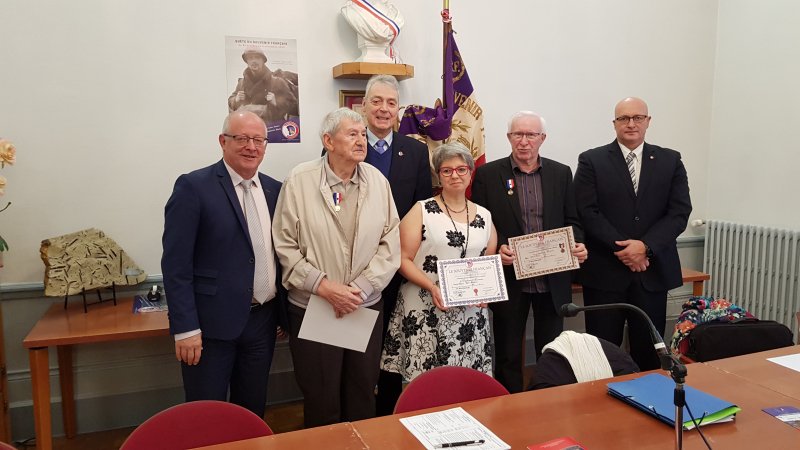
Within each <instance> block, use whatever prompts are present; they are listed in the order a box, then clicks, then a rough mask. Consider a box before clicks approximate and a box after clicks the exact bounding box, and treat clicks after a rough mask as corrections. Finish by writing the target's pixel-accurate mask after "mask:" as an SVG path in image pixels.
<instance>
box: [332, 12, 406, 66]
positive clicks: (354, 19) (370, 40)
mask: <svg viewBox="0 0 800 450" xmlns="http://www.w3.org/2000/svg"><path fill="white" fill-rule="evenodd" d="M341 13H342V16H344V18H345V20H347V23H349V24H350V26H351V27H352V28H353V29H354V30H355V31H356V34H358V48H359V49H360V50H361V56H360V57H359V58H358V59H357V61H359V62H379V63H393V62H396V61H397V55H396V54H395V51H394V48H393V45H392V44H394V41H395V39H397V36H398V35H399V34H400V28H402V27H403V24H404V22H403V16H402V15H401V14H400V11H398V10H397V8H395V7H394V5H392V4H391V3H389V2H388V1H386V0H348V1H347V2H346V3H345V4H344V6H342V9H341Z"/></svg>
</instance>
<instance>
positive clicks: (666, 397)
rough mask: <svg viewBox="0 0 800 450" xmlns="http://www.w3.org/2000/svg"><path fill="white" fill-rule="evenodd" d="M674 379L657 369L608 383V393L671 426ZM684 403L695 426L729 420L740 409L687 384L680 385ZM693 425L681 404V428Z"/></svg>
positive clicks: (673, 408)
mask: <svg viewBox="0 0 800 450" xmlns="http://www.w3.org/2000/svg"><path fill="white" fill-rule="evenodd" d="M674 389H675V383H674V382H673V381H672V380H671V379H669V378H667V377H665V376H664V375H660V374H657V373H653V374H649V375H645V376H643V377H641V378H636V379H635V380H630V381H621V382H618V383H608V393H609V394H611V395H612V396H614V397H616V398H618V399H620V400H622V401H623V402H625V403H627V404H629V405H631V406H634V407H636V408H638V409H640V410H642V411H644V412H645V413H647V414H649V415H651V416H653V417H655V418H657V419H659V420H661V421H662V422H665V423H668V424H670V425H672V426H675V403H674V398H673V397H674V396H673V393H674ZM684 390H685V391H686V404H687V405H688V406H689V408H691V410H692V414H694V418H695V420H696V421H697V424H698V426H702V425H707V424H710V423H718V422H729V421H731V420H733V419H734V417H735V416H736V413H737V412H739V411H741V408H739V407H738V406H736V405H734V404H732V403H729V402H726V401H724V400H721V399H718V398H717V397H714V396H713V395H710V394H706V393H705V392H703V391H699V390H697V389H695V388H693V387H691V386H684ZM694 427H695V424H694V422H692V418H691V416H689V411H688V410H687V409H686V406H684V407H683V428H684V429H685V430H691V429H692V428H694Z"/></svg>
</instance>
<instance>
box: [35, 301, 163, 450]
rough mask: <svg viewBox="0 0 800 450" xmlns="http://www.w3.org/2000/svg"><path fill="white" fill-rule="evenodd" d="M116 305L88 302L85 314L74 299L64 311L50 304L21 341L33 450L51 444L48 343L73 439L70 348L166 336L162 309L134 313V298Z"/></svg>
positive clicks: (75, 427) (51, 445)
mask: <svg viewBox="0 0 800 450" xmlns="http://www.w3.org/2000/svg"><path fill="white" fill-rule="evenodd" d="M117 303H118V305H117V306H114V304H113V303H112V302H110V301H109V302H104V303H102V304H99V305H98V304H95V305H92V306H90V307H89V312H88V313H84V312H83V305H82V304H78V303H73V304H72V305H70V306H69V308H68V309H64V305H63V304H62V303H60V302H56V303H53V305H51V306H50V309H48V310H47V312H46V313H45V314H44V316H42V318H41V319H39V321H38V322H36V325H34V326H33V329H32V330H31V332H30V333H28V336H27V337H26V338H25V340H24V341H22V345H23V346H24V347H25V348H27V349H28V355H29V357H30V364H31V385H32V390H33V416H34V426H35V430H36V448H37V449H48V450H49V449H52V448H53V430H52V423H51V414H50V367H49V359H48V351H47V350H48V347H51V346H55V347H56V351H57V353H58V378H59V381H60V384H61V408H62V413H63V416H64V432H65V433H66V435H67V437H69V438H71V437H74V436H75V432H76V429H77V423H76V420H75V397H74V387H73V386H74V385H73V375H72V346H73V345H77V344H88V343H93V342H109V341H119V340H126V339H137V338H141V337H148V336H167V335H169V323H168V321H167V313H166V312H154V313H146V314H133V312H132V311H133V299H131V298H128V299H122V300H118V301H117Z"/></svg>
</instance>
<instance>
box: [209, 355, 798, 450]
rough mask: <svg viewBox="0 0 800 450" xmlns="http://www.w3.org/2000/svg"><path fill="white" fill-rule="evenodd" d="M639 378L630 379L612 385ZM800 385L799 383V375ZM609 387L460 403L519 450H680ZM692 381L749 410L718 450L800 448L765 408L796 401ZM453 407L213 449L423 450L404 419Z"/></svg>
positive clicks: (727, 377)
mask: <svg viewBox="0 0 800 450" xmlns="http://www.w3.org/2000/svg"><path fill="white" fill-rule="evenodd" d="M640 375H641V374H634V375H626V376H623V377H617V378H614V379H613V381H620V380H626V379H631V378H635V377H638V376H640ZM797 380H798V383H800V376H798V377H797ZM609 381H612V380H601V381H595V382H589V383H581V384H573V385H569V386H560V387H556V388H551V389H545V390H541V391H532V392H523V393H519V394H513V395H506V396H502V397H495V398H490V399H483V400H475V401H472V402H465V403H461V404H460V406H461V407H463V408H464V409H465V410H466V411H467V412H469V413H470V414H471V415H472V416H474V417H475V418H476V419H478V420H479V421H480V422H481V423H483V424H484V425H486V426H487V427H488V428H489V429H491V430H492V431H493V432H494V433H495V434H496V435H497V436H498V437H500V438H501V439H502V440H504V441H505V442H506V443H508V444H509V445H510V446H511V448H513V449H518V448H519V449H521V448H525V446H526V445H529V444H534V443H541V442H545V441H548V440H550V439H554V438H557V437H561V436H571V437H573V438H574V439H576V440H578V441H579V442H580V443H582V444H584V445H586V446H587V448H598V449H600V448H637V449H665V448H673V447H674V439H675V437H674V429H673V428H672V427H670V426H668V425H666V424H664V423H663V422H660V421H658V420H656V419H655V418H652V417H650V416H648V415H646V414H643V413H641V412H639V411H637V410H636V409H634V408H633V407H631V406H628V405H626V404H624V403H623V402H621V401H620V400H617V399H615V398H613V397H611V396H609V395H608V394H607V393H606V384H607V383H608V382H609ZM687 382H688V383H687V384H688V385H689V386H693V387H696V388H699V389H702V390H705V391H707V392H709V393H712V394H714V395H716V396H718V397H721V398H724V399H726V400H729V401H731V402H734V403H736V404H737V405H739V406H740V407H741V408H742V411H741V412H740V413H739V414H737V416H736V420H735V421H733V422H730V423H722V424H715V425H709V426H705V427H703V432H704V433H705V435H706V438H707V439H708V440H709V442H710V443H711V446H712V447H713V448H792V447H793V446H796V445H797V442H798V436H797V430H795V429H794V428H792V427H790V426H788V425H786V424H784V423H782V422H780V421H779V420H777V419H775V418H774V417H772V416H770V415H768V414H766V413H764V412H763V411H761V409H762V408H766V407H771V406H781V405H791V404H794V403H796V401H795V400H794V399H792V398H790V397H787V396H785V395H783V394H781V393H779V392H776V391H774V390H771V389H768V388H766V387H763V386H760V385H757V384H752V383H750V382H749V381H747V380H744V379H742V378H741V377H739V376H737V375H734V374H732V373H728V372H725V371H723V370H720V369H718V368H716V367H713V366H710V365H707V364H703V363H699V364H693V365H691V366H690V367H689V375H688V377H687ZM689 406H690V407H691V405H689ZM452 407H453V405H450V406H443V407H437V408H431V409H427V410H423V411H415V412H411V413H405V414H398V415H394V416H387V417H379V418H375V419H369V420H362V421H358V422H353V423H351V424H338V425H336V426H334V429H333V430H331V431H328V430H326V428H327V427H320V428H313V429H310V430H303V431H296V432H293V433H288V434H279V435H276V436H270V437H264V438H256V439H250V440H247V441H240V442H232V443H228V444H224V445H218V446H213V447H207V448H209V449H223V448H225V449H273V448H315V447H320V448H370V449H373V448H375V449H378V448H379V449H387V450H389V449H419V448H422V444H420V443H419V441H417V439H416V438H415V437H414V436H413V435H412V434H411V433H410V432H409V431H408V430H407V429H406V428H405V427H404V426H403V425H402V424H401V423H400V421H399V420H398V419H399V418H400V417H405V416H411V415H416V414H420V413H423V412H431V411H437V410H442V409H448V408H452ZM342 425H349V426H352V429H353V431H355V435H356V436H357V437H358V438H359V439H360V440H361V441H362V443H361V446H359V444H358V443H357V442H354V441H352V439H351V437H352V436H343V434H342V433H343V432H344V431H346V428H345V429H342V428H341V426H342ZM336 427H338V428H336ZM341 439H346V440H344V441H341ZM339 442H343V444H342V445H343V446H342V447H338V446H337V445H336V443H339ZM684 448H686V449H699V448H705V446H704V444H703V442H702V439H701V438H700V436H699V434H698V433H697V431H695V430H692V431H686V432H685V433H684Z"/></svg>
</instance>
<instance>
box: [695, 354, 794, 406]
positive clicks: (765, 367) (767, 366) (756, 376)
mask: <svg viewBox="0 0 800 450" xmlns="http://www.w3.org/2000/svg"><path fill="white" fill-rule="evenodd" d="M797 353H800V345H792V346H790V347H783V348H776V349H774V350H767V351H765V352H758V353H751V354H749V355H742V356H736V357H733V358H724V359H717V360H714V361H708V362H706V364H708V365H709V366H712V367H716V368H717V369H720V370H723V371H725V372H728V373H732V374H734V375H737V376H739V377H742V378H744V379H745V380H747V381H748V382H750V383H753V384H757V385H760V386H763V387H765V388H768V389H771V390H773V391H776V392H780V393H781V394H784V395H787V396H789V397H792V398H794V399H796V400H800V373H798V372H795V371H794V370H792V369H789V368H788V367H783V366H781V365H779V364H775V363H774V362H770V361H767V358H774V357H776V356H785V355H794V354H797ZM692 367H694V366H692ZM792 404H793V405H795V406H800V404H798V402H797V401H795V402H794V403H792ZM774 406H780V405H774Z"/></svg>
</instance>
